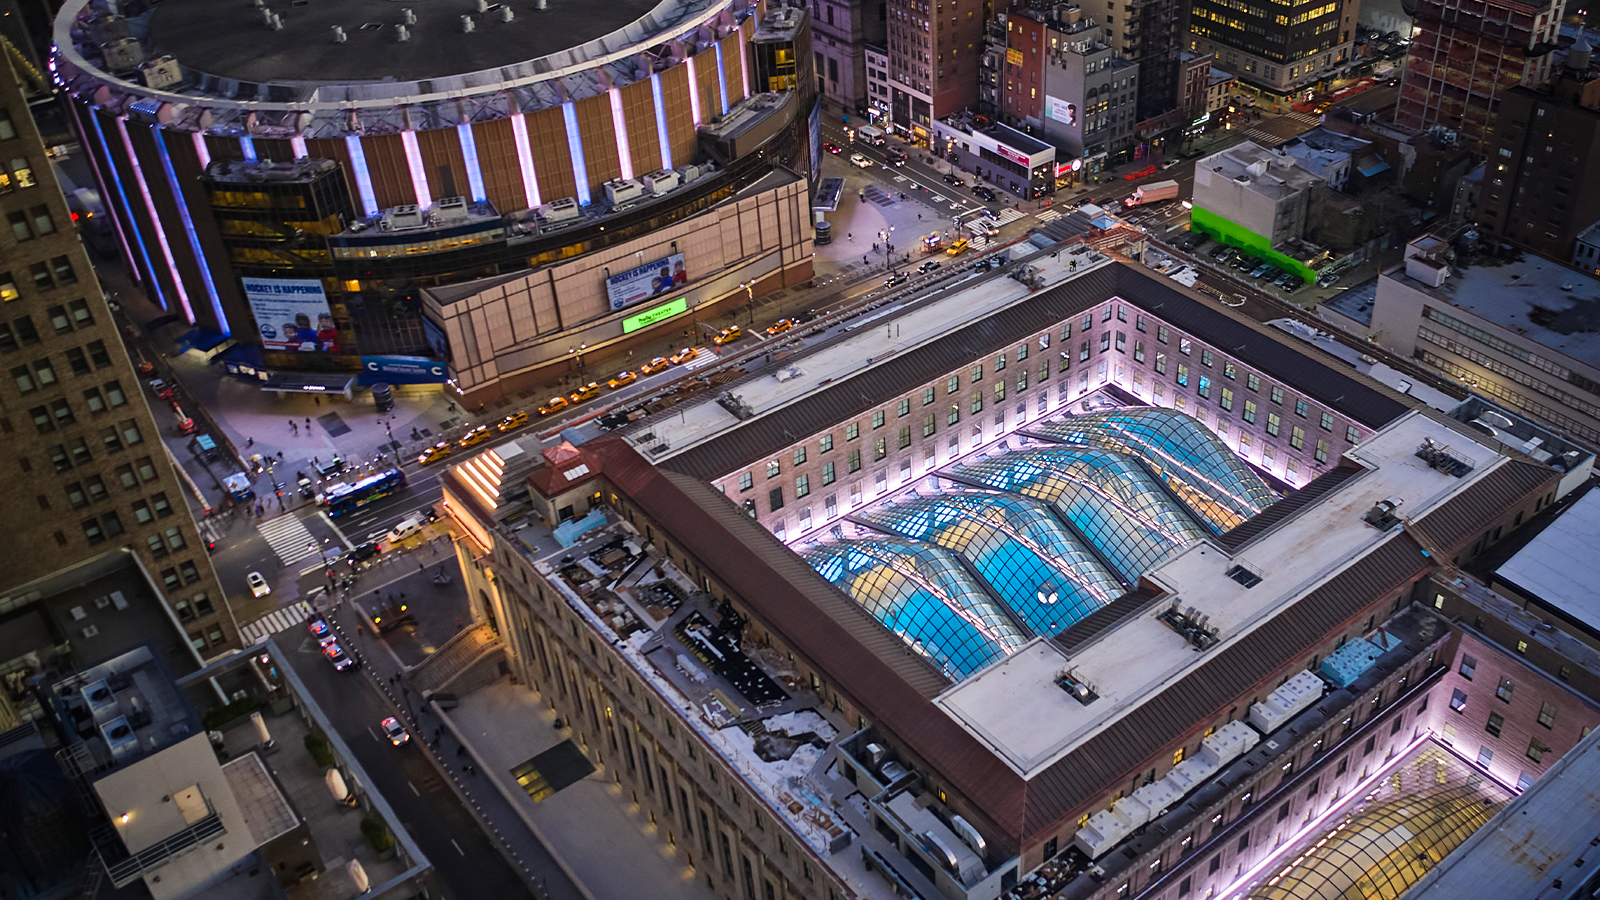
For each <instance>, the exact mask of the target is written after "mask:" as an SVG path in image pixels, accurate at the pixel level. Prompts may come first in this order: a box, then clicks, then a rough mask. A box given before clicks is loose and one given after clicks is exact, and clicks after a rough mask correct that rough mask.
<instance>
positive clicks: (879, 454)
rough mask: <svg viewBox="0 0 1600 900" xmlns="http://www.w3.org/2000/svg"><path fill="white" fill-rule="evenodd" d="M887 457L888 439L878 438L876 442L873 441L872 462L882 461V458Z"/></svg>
mask: <svg viewBox="0 0 1600 900" xmlns="http://www.w3.org/2000/svg"><path fill="white" fill-rule="evenodd" d="M888 455H889V439H888V438H882V437H880V438H878V439H876V440H874V441H873V442H872V458H873V459H874V460H879V459H883V458H884V457H886V456H888Z"/></svg>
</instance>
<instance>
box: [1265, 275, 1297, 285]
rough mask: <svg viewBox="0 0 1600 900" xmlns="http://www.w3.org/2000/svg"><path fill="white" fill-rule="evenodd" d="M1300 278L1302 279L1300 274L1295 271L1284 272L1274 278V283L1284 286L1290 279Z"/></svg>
mask: <svg viewBox="0 0 1600 900" xmlns="http://www.w3.org/2000/svg"><path fill="white" fill-rule="evenodd" d="M1299 280H1300V276H1298V275H1296V274H1294V273H1293V272H1284V273H1282V274H1281V275H1279V276H1278V277H1277V278H1274V279H1272V283H1273V284H1275V285H1277V286H1278V287H1283V286H1284V285H1286V284H1288V283H1289V282H1290V281H1299Z"/></svg>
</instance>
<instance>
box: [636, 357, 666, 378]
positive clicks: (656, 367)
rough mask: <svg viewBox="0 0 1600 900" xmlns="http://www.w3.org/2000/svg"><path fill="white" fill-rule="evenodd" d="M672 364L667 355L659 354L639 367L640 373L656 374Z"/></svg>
mask: <svg viewBox="0 0 1600 900" xmlns="http://www.w3.org/2000/svg"><path fill="white" fill-rule="evenodd" d="M670 365H672V363H671V362H669V361H668V360H667V358H666V357H665V356H658V357H656V358H655V359H652V360H650V361H649V362H647V363H645V364H644V365H642V366H640V367H639V374H640V375H654V374H655V373H657V372H660V371H662V370H664V369H666V367H667V366H670Z"/></svg>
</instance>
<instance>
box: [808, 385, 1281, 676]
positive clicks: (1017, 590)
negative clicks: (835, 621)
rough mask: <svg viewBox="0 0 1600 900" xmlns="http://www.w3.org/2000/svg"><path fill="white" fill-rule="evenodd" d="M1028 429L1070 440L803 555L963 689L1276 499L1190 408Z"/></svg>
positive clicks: (919, 499) (982, 464) (1009, 456)
mask: <svg viewBox="0 0 1600 900" xmlns="http://www.w3.org/2000/svg"><path fill="white" fill-rule="evenodd" d="M1028 432H1029V435H1030V436H1032V437H1035V438H1037V439H1041V440H1050V441H1056V442H1058V444H1057V445H1052V446H1043V447H1031V448H1025V449H1019V450H1005V451H1003V452H1001V453H1000V454H999V455H997V456H993V457H988V458H984V459H981V460H979V461H978V462H975V463H971V464H968V465H961V466H956V467H953V468H951V469H946V470H944V471H942V472H941V473H940V480H941V481H944V480H948V481H950V482H954V483H956V484H957V485H966V486H969V488H970V489H968V490H953V491H949V492H941V493H936V494H935V495H933V496H931V497H930V496H915V495H913V496H912V497H911V498H910V499H905V498H902V499H899V500H892V501H887V502H885V503H883V504H880V505H878V506H876V507H873V508H870V509H867V510H864V511H862V512H860V513H857V514H855V515H853V516H852V517H851V518H852V519H853V520H854V521H855V522H856V523H858V524H859V525H861V526H866V528H868V529H871V530H875V531H881V532H884V533H885V536H884V537H858V538H854V539H846V538H843V537H842V530H841V529H837V528H836V529H835V530H834V532H833V534H834V539H833V540H829V541H826V542H824V543H821V544H818V545H815V546H813V547H811V548H809V549H807V550H806V551H805V552H804V554H803V555H804V557H805V559H806V561H807V562H809V563H810V564H811V566H812V567H813V568H815V569H816V570H817V571H818V572H820V573H821V574H822V575H823V577H825V578H827V579H828V580H829V581H831V582H833V583H834V584H835V585H837V586H838V587H839V588H840V589H842V590H844V591H845V593H847V594H849V595H850V596H851V597H852V598H853V599H854V600H855V601H856V602H857V603H860V604H861V605H862V606H863V607H864V608H865V609H867V611H868V612H870V613H872V615H873V616H874V617H875V618H876V619H877V620H878V621H879V622H880V623H882V624H883V625H884V626H885V627H887V628H889V629H890V630H892V631H894V632H895V633H896V634H898V635H899V636H900V637H901V638H902V639H903V640H905V641H906V643H907V644H909V645H910V646H911V647H913V648H914V649H916V650H917V651H918V652H919V653H921V654H922V655H923V656H925V657H927V658H928V659H929V660H930V661H931V662H933V663H934V665H936V666H938V667H939V668H940V669H942V670H943V671H944V672H945V673H946V674H947V675H949V676H950V677H951V678H952V679H954V680H961V679H963V678H966V677H967V676H970V675H972V674H974V673H975V672H977V671H978V670H980V669H982V668H984V667H985V666H988V665H990V664H991V663H994V662H998V661H999V660H1001V659H1004V658H1005V657H1006V656H1008V655H1010V654H1011V653H1013V652H1015V651H1016V650H1017V649H1019V648H1021V646H1022V645H1023V644H1025V643H1026V642H1027V641H1029V640H1031V639H1032V638H1033V637H1035V636H1046V637H1048V636H1051V635H1054V634H1057V633H1059V632H1061V631H1063V630H1065V629H1066V628H1067V627H1069V626H1071V625H1072V624H1073V623H1075V622H1077V621H1078V620H1080V619H1082V618H1083V617H1084V616H1087V615H1088V614H1090V613H1092V612H1094V611H1095V610H1096V609H1099V608H1100V607H1101V606H1104V605H1105V604H1107V603H1109V602H1111V601H1112V600H1113V599H1115V598H1116V597H1117V596H1119V595H1120V594H1121V593H1122V592H1123V591H1124V590H1125V586H1127V585H1131V584H1133V583H1134V582H1135V581H1136V580H1137V579H1138V577H1139V576H1140V575H1141V574H1142V573H1144V572H1146V571H1148V570H1149V569H1151V568H1153V567H1154V566H1155V565H1156V564H1158V563H1160V562H1161V560H1163V559H1164V558H1166V557H1167V556H1168V555H1169V554H1171V553H1172V552H1173V551H1176V550H1178V549H1181V548H1183V547H1186V546H1188V545H1189V544H1191V543H1193V542H1195V541H1198V540H1201V539H1203V538H1205V537H1207V536H1209V535H1214V534H1219V533H1221V532H1222V531H1224V530H1226V529H1228V528H1231V527H1232V526H1233V525H1236V524H1238V523H1239V522H1242V521H1244V520H1245V519H1247V518H1249V517H1251V516H1253V515H1255V514H1256V513H1258V512H1260V511H1261V510H1262V509H1264V508H1266V507H1267V506H1268V505H1269V504H1270V503H1272V502H1273V501H1274V500H1276V499H1277V497H1276V495H1275V494H1274V493H1273V492H1272V490H1271V489H1270V488H1269V487H1268V486H1267V485H1266V483H1265V482H1263V481H1262V480H1261V478H1260V477H1259V476H1257V475H1256V474H1255V472H1253V471H1252V470H1251V469H1250V468H1249V467H1248V466H1246V465H1245V464H1244V463H1243V462H1242V461H1240V460H1239V459H1238V458H1237V457H1235V456H1234V455H1233V454H1232V452H1231V451H1229V450H1228V448H1227V446H1226V445H1224V444H1223V443H1222V442H1221V441H1220V440H1219V439H1218V438H1217V437H1216V435H1214V434H1212V433H1211V432H1210V431H1208V430H1206V428H1205V426H1204V425H1202V424H1200V423H1199V422H1197V421H1195V420H1193V419H1190V418H1189V417H1187V416H1185V415H1183V414H1182V413H1176V412H1172V411H1169V410H1159V409H1130V410H1117V411H1112V412H1102V413H1093V414H1089V415H1083V416H1077V417H1073V418H1071V419H1068V420H1066V421H1065V422H1060V423H1041V424H1039V425H1037V426H1033V427H1030V428H1029V429H1028ZM858 533H860V532H858Z"/></svg>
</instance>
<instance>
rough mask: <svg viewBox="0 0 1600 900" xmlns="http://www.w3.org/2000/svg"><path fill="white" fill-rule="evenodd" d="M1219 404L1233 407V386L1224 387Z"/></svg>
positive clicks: (1218, 399)
mask: <svg viewBox="0 0 1600 900" xmlns="http://www.w3.org/2000/svg"><path fill="white" fill-rule="evenodd" d="M1217 405H1218V406H1220V407H1222V408H1223V409H1233V388H1223V389H1222V395H1221V396H1220V397H1218V398H1217Z"/></svg>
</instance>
